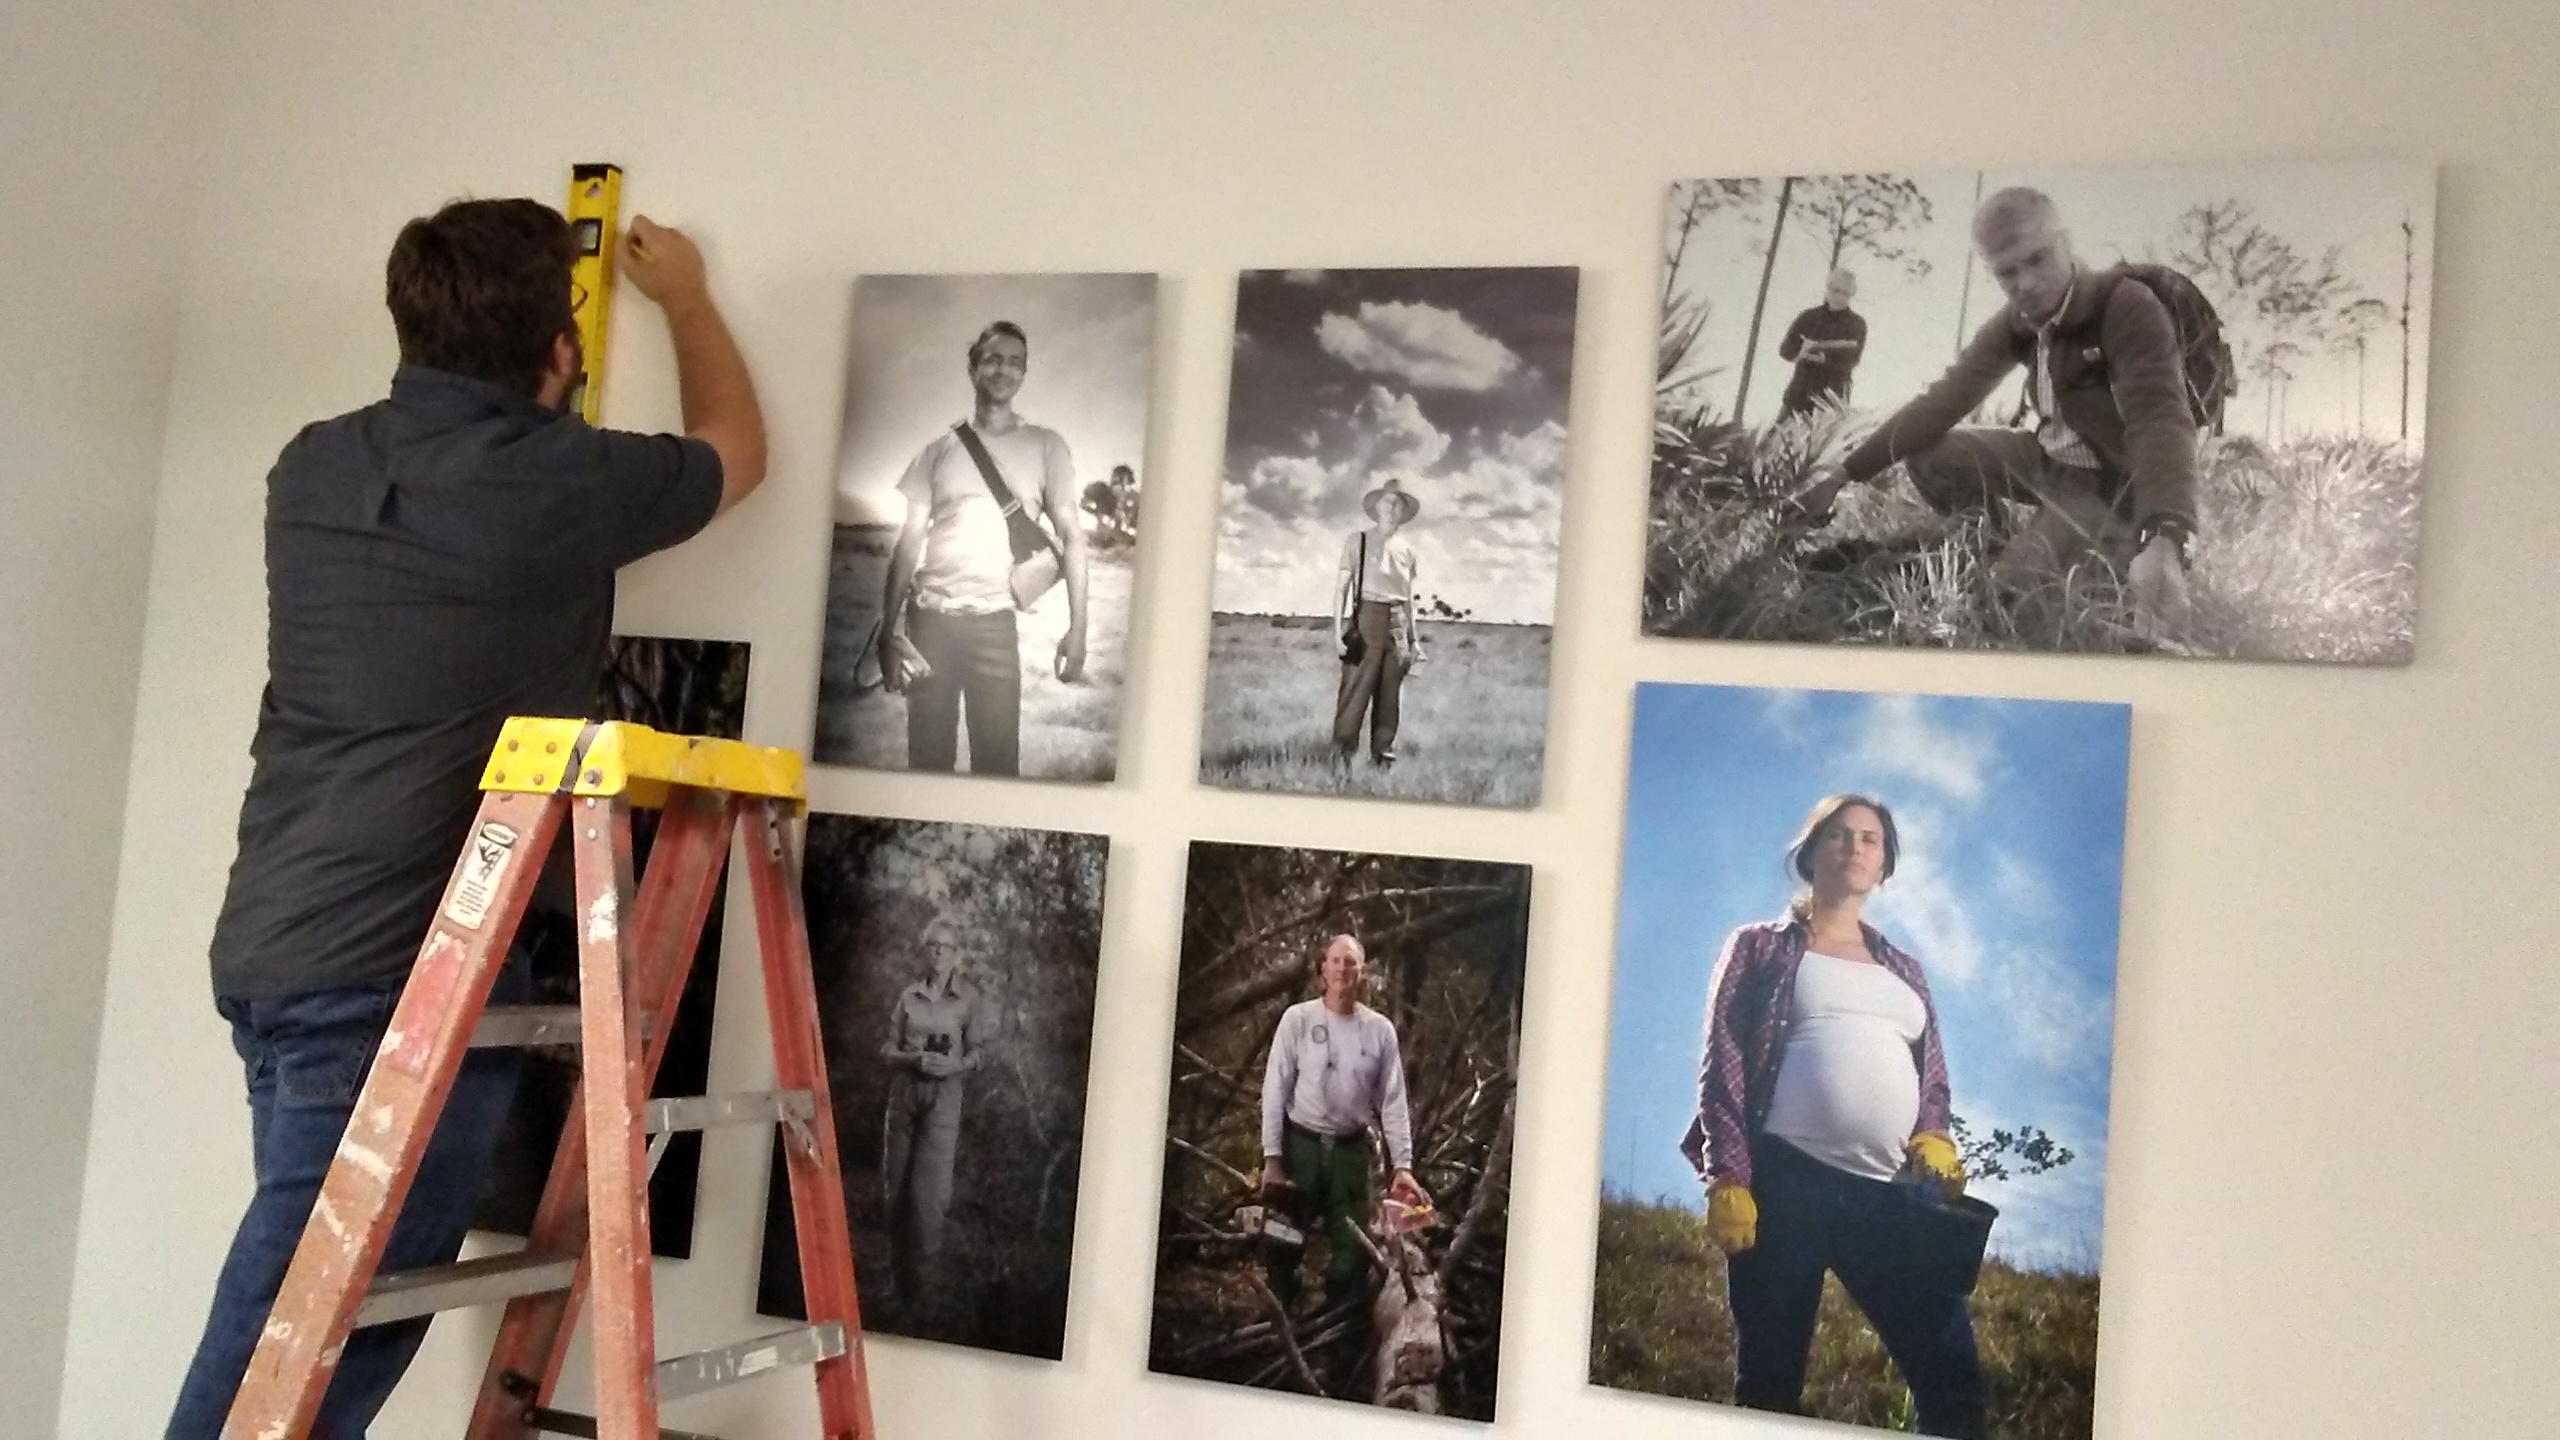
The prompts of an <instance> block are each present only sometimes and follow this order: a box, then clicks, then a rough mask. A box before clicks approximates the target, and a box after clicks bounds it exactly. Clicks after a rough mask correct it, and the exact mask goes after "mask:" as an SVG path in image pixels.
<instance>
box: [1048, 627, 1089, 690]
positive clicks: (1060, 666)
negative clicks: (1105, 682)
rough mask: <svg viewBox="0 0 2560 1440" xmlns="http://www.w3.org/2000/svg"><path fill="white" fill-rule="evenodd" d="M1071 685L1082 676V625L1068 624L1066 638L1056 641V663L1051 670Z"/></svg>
mask: <svg viewBox="0 0 2560 1440" xmlns="http://www.w3.org/2000/svg"><path fill="white" fill-rule="evenodd" d="M1052 673H1054V674H1056V676H1057V677H1058V678H1059V679H1060V680H1063V681H1065V682H1066V683H1068V684H1070V685H1073V684H1074V683H1076V682H1077V681H1078V680H1081V679H1083V678H1084V627H1083V626H1081V625H1069V626H1068V627H1067V635H1066V638H1065V639H1063V640H1060V641H1059V642H1058V663H1057V666H1056V669H1055V670H1054V671H1053V672H1052Z"/></svg>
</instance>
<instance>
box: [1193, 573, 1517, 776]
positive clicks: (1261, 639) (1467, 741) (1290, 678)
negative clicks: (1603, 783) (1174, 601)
mask: <svg viewBox="0 0 2560 1440" xmlns="http://www.w3.org/2000/svg"><path fill="white" fill-rule="evenodd" d="M1550 634H1551V632H1550V630H1549V628H1548V627H1547V626H1544V625H1480V624H1474V623H1443V622H1429V621H1426V622H1425V623H1424V625H1423V627H1422V646H1423V652H1424V653H1425V654H1426V655H1428V656H1429V657H1430V660H1429V662H1428V663H1426V664H1424V665H1422V666H1421V667H1420V668H1418V669H1416V670H1415V671H1414V672H1413V673H1411V674H1409V675H1407V676H1406V677H1405V682H1404V697H1403V720H1402V724H1401V727H1400V728H1399V730H1398V733H1397V736H1396V746H1395V748H1396V756H1397V760H1396V764H1395V766H1394V768H1393V769H1380V768H1379V767H1378V766H1376V765H1373V764H1371V763H1370V761H1369V758H1368V753H1367V750H1366V748H1365V745H1364V747H1363V749H1362V750H1361V752H1360V753H1359V755H1358V756H1357V757H1356V758H1354V759H1353V760H1352V761H1351V763H1350V764H1349V765H1347V766H1346V765H1343V764H1341V763H1340V762H1339V761H1338V760H1337V759H1336V758H1335V754H1334V749H1333V697H1334V689H1335V686H1336V684H1337V682H1338V681H1339V679H1340V677H1341V673H1342V666H1341V663H1340V662H1339V661H1337V660H1336V659H1335V658H1334V654H1333V634H1332V629H1331V627H1330V625H1329V624H1328V623H1327V622H1326V621H1325V620H1323V619H1321V618H1319V617H1316V616H1312V615H1229V614H1221V615H1217V616H1214V617H1212V619H1211V621H1210V630H1209V683H1208V699H1207V714H1206V715H1205V716H1204V717H1203V719H1202V723H1201V730H1200V780H1201V783H1202V784H1206V785H1217V786H1223V787H1225V788H1228V789H1234V790H1272V791H1285V792H1290V793H1296V794H1314V795H1368V796H1375V797H1379V798H1382V799H1390V800H1437V801H1443V802H1448V803H1452V804H1460V805H1505V806H1514V807H1526V806H1531V805H1535V804H1537V803H1538V790H1539V783H1540V778H1541V776H1542V774H1543V772H1544V769H1545V759H1546V739H1547V657H1548V648H1549V641H1550Z"/></svg>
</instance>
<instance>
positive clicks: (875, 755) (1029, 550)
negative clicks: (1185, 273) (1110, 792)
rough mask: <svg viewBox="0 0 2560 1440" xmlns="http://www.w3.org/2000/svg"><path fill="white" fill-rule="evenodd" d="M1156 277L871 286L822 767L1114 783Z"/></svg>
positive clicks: (842, 447) (862, 322) (848, 423)
mask: <svg viewBox="0 0 2560 1440" xmlns="http://www.w3.org/2000/svg"><path fill="white" fill-rule="evenodd" d="M1155 300H1156V277H1154V276H1153V275H1119V274H1100V275H866V276H863V277H861V278H860V279H859V280H857V281H855V282H854V287H853V317H852V322H851V331H850V336H849V339H848V341H847V354H846V359H845V390H844V417H843V428H842V432H841V436H840V439H839V441H838V449H837V457H836V489H835V527H834V535H833V540H832V545H831V549H830V559H829V566H828V572H827V609H826V633H825V638H824V640H823V641H822V643H821V648H820V651H819V661H818V715H817V727H816V734H815V737H814V739H813V741H812V744H811V758H812V759H813V760H815V761H816V762H817V763H819V764H821V765H856V766H866V767H870V768H873V769H882V770H926V771H961V772H965V773H968V774H972V775H1002V776H1023V777H1027V778H1031V779H1040V780H1088V781H1092V780H1108V779H1110V778H1111V777H1112V774H1113V772H1114V771H1115V770H1116V768H1117V763H1118V754H1119V724H1120V692H1121V690H1122V688H1123V686H1124V684H1125V683H1126V680H1127V675H1128V653H1129V626H1130V623H1131V616H1130V592H1131V588H1132V587H1131V578H1132V575H1133V573H1134V571H1135V566H1136V559H1137V546H1138V496H1139V490H1140V488H1141V486H1142V485H1143V483H1144V481H1145V477H1146V473H1147V467H1146V456H1145V448H1146V436H1147V406H1148V396H1149V390H1150V386H1151V383H1152V379H1153V375H1154V360H1155V324H1156V303H1155Z"/></svg>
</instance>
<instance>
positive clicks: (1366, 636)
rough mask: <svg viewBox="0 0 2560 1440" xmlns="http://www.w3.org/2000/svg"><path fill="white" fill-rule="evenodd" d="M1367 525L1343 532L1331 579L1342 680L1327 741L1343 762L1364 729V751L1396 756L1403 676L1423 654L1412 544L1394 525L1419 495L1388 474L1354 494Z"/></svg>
mask: <svg viewBox="0 0 2560 1440" xmlns="http://www.w3.org/2000/svg"><path fill="white" fill-rule="evenodd" d="M1360 508H1361V510H1362V511H1363V512H1365V513H1366V514H1367V515H1368V517H1369V528H1367V529H1365V530H1355V531H1353V532H1352V533H1351V534H1349V535H1346V536H1344V537H1343V538H1342V564H1341V567H1340V568H1339V569H1338V570H1337V571H1336V573H1335V575H1334V584H1333V619H1334V625H1333V655H1334V658H1335V659H1337V660H1339V661H1341V662H1342V681H1341V684H1340V685H1339V686H1338V687H1337V688H1336V689H1335V692H1334V700H1333V748H1334V752H1335V754H1336V755H1337V756H1338V757H1339V758H1340V760H1341V761H1342V763H1343V764H1346V765H1347V764H1349V763H1351V758H1352V757H1353V756H1354V755H1356V754H1357V753H1359V749H1360V731H1361V729H1362V727H1363V726H1366V727H1367V729H1368V731H1369V759H1370V760H1371V762H1373V763H1375V764H1377V765H1379V766H1381V767H1384V766H1391V765H1393V764H1395V763H1396V727H1397V725H1398V723H1399V722H1400V721H1401V719H1402V716H1401V714H1400V702H1401V701H1402V699H1403V696H1404V677H1405V675H1406V674H1407V672H1409V671H1411V670H1412V669H1413V667H1415V666H1417V665H1419V664H1421V663H1422V662H1423V661H1424V660H1425V659H1427V658H1429V657H1427V656H1425V655H1424V654H1423V653H1422V629H1421V626H1420V625H1419V623H1418V622H1416V620H1415V619H1414V599H1413V595H1414V589H1413V582H1414V577H1415V575H1416V574H1417V573H1418V571H1419V569H1420V562H1419V561H1417V560H1416V558H1415V557H1414V553H1413V546H1412V544H1411V543H1410V542H1408V541H1406V540H1405V539H1403V538H1402V537H1401V536H1399V535H1397V533H1396V532H1397V531H1399V530H1402V529H1403V528H1404V527H1405V526H1407V525H1409V524H1411V523H1412V522H1413V517H1414V516H1416V515H1419V514H1421V513H1422V501H1421V500H1420V499H1418V498H1416V497H1415V496H1414V494H1413V492H1412V491H1409V490H1407V489H1405V488H1404V486H1403V485H1402V484H1400V483H1398V482H1397V481H1396V480H1395V479H1394V478H1393V477H1390V478H1389V479H1388V480H1387V483H1386V484H1384V485H1381V486H1379V487H1378V488H1377V489H1375V490H1372V491H1370V492H1369V493H1368V494H1366V495H1363V496H1361V497H1360Z"/></svg>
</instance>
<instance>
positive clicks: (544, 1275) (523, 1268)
mask: <svg viewBox="0 0 2560 1440" xmlns="http://www.w3.org/2000/svg"><path fill="white" fill-rule="evenodd" d="M577 1278H578V1260H577V1257H576V1256H574V1255H573V1256H568V1257H566V1258H563V1257H559V1256H552V1255H535V1254H531V1253H529V1252H527V1251H522V1250H519V1251H516V1252H515V1253H513V1254H509V1255H484V1256H482V1257H480V1258H479V1259H477V1260H465V1261H462V1262H461V1263H460V1264H456V1265H430V1266H427V1267H426V1268H424V1269H419V1270H398V1271H393V1272H391V1273H389V1274H385V1275H377V1276H375V1277H374V1281H373V1288H372V1289H371V1290H368V1291H366V1292H365V1297H364V1304H362V1305H360V1306H358V1307H357V1308H356V1322H355V1323H356V1324H357V1325H358V1326H365V1325H386V1324H389V1323H390V1322H392V1321H394V1320H414V1319H416V1318H417V1317H419V1316H421V1315H433V1314H435V1313H436V1312H437V1311H439V1310H457V1309H460V1308H461V1307H463V1306H465V1305H486V1304H488V1303H490V1302H491V1301H493V1300H512V1299H514V1298H515V1297H517V1296H518V1295H539V1294H541V1293H543V1292H544V1291H546V1290H566V1289H568V1288H569V1286H570V1285H571V1284H573V1283H575V1282H576V1280H577Z"/></svg>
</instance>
